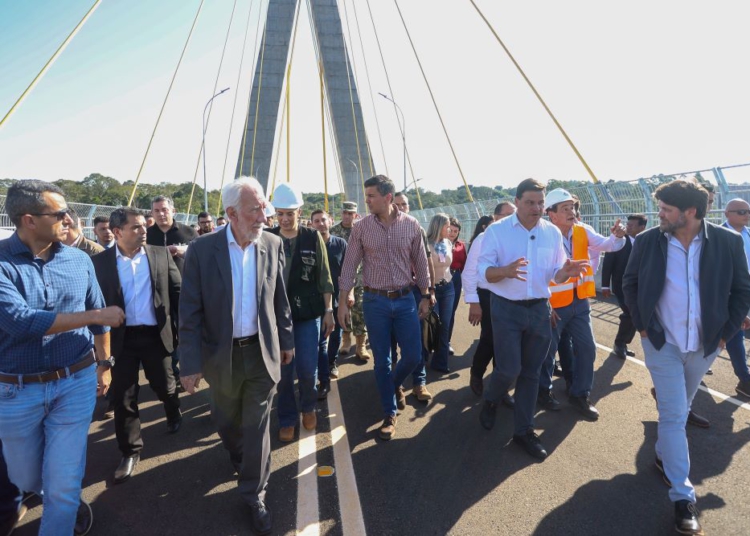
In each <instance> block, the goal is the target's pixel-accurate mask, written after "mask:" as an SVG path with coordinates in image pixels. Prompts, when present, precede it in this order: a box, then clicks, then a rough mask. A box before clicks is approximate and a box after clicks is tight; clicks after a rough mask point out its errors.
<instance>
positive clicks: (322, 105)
mask: <svg viewBox="0 0 750 536" xmlns="http://www.w3.org/2000/svg"><path fill="white" fill-rule="evenodd" d="M318 69H319V71H320V130H321V133H322V135H323V193H324V194H325V198H324V205H325V211H326V212H328V167H327V165H326V117H325V115H326V110H325V93H324V85H323V62H318Z"/></svg>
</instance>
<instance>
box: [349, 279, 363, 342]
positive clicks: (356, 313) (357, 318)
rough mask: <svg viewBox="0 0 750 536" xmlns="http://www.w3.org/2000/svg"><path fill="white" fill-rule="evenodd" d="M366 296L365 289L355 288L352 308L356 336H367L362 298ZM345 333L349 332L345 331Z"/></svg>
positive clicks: (353, 331)
mask: <svg viewBox="0 0 750 536" xmlns="http://www.w3.org/2000/svg"><path fill="white" fill-rule="evenodd" d="M364 295H365V289H364V287H354V307H352V311H351V312H352V329H351V333H354V336H355V337H357V336H359V335H367V328H365V313H364V312H363V310H362V298H363V297H364ZM344 331H349V330H347V329H344Z"/></svg>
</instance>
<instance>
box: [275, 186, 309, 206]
mask: <svg viewBox="0 0 750 536" xmlns="http://www.w3.org/2000/svg"><path fill="white" fill-rule="evenodd" d="M273 204H274V206H276V208H281V209H286V210H290V209H295V208H299V207H301V206H302V205H304V204H305V202H304V200H303V199H302V194H301V193H300V192H298V191H297V189H295V188H293V187H292V186H290V185H289V184H287V183H281V184H279V185H278V186H277V187H276V189H275V190H274V191H273Z"/></svg>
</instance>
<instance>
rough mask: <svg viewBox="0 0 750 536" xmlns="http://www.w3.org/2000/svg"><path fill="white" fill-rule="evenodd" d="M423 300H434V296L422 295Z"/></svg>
mask: <svg viewBox="0 0 750 536" xmlns="http://www.w3.org/2000/svg"><path fill="white" fill-rule="evenodd" d="M422 299H423V300H431V299H432V295H431V294H422Z"/></svg>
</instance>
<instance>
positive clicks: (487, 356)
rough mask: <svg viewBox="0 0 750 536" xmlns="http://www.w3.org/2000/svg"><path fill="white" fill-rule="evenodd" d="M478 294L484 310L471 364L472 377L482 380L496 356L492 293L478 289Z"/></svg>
mask: <svg viewBox="0 0 750 536" xmlns="http://www.w3.org/2000/svg"><path fill="white" fill-rule="evenodd" d="M477 294H478V295H479V306H480V307H481V308H482V319H481V320H480V322H479V327H480V331H479V342H478V343H477V349H476V351H475V352H474V360H473V362H472V364H471V375H472V376H476V377H477V378H482V377H484V373H485V372H487V367H488V366H489V364H490V361H492V356H493V355H494V354H495V346H494V345H495V342H494V337H493V335H492V312H491V310H490V295H491V294H492V293H491V292H490V291H489V290H487V289H484V288H478V289H477Z"/></svg>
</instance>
